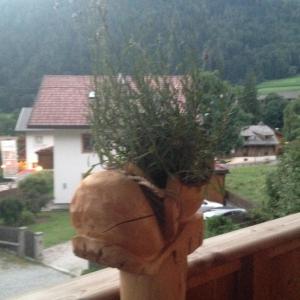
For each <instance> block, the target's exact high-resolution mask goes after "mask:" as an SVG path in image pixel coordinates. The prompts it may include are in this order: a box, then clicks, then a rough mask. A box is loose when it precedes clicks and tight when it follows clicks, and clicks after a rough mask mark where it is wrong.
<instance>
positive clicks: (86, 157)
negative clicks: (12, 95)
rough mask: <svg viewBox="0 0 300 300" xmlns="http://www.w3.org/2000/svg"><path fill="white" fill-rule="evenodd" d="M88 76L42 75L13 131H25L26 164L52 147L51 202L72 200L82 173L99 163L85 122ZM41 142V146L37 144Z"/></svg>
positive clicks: (90, 79) (89, 91) (59, 202)
mask: <svg viewBox="0 0 300 300" xmlns="http://www.w3.org/2000/svg"><path fill="white" fill-rule="evenodd" d="M92 91H93V84H92V77H91V76H73V75H72V76H64V75H47V76H44V78H43V80H42V83H41V85H40V88H39V91H38V94H37V97H36V100H35V103H34V105H33V107H32V108H24V109H22V111H21V113H20V115H19V119H18V122H17V126H16V130H17V131H19V132H20V131H21V132H22V131H23V132H25V134H26V141H27V142H26V148H27V155H26V158H27V160H28V164H31V166H33V165H34V164H35V163H38V155H37V153H40V152H41V150H43V149H46V148H49V147H53V170H54V203H55V204H66V203H69V202H70V201H71V198H72V196H73V193H74V190H75V189H76V187H77V185H78V184H79V182H80V180H81V179H82V176H83V174H84V173H85V172H86V171H88V170H89V169H90V168H91V166H92V165H94V164H96V163H98V162H99V160H98V157H97V155H96V154H95V153H94V152H93V149H92V143H91V135H90V132H89V121H88V102H89V95H90V93H91V92H92ZM38 141H40V147H37V145H36V143H37V142H38Z"/></svg>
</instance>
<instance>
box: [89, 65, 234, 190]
mask: <svg viewBox="0 0 300 300" xmlns="http://www.w3.org/2000/svg"><path fill="white" fill-rule="evenodd" d="M174 80H175V81H176V82H175V83H174ZM176 85H177V87H175V86H176ZM178 86H180V88H178ZM234 103H235V97H234V94H233V90H232V88H231V87H230V85H228V84H227V83H225V82H223V81H222V80H220V79H219V78H218V77H217V76H216V75H215V74H212V73H203V72H201V71H199V70H197V71H192V72H191V73H189V74H188V75H186V76H181V77H177V78H175V79H174V78H173V79H172V78H170V77H168V76H164V77H163V76H151V77H145V76H143V75H142V76H140V75H139V74H137V75H136V76H132V77H125V78H122V79H121V80H119V79H115V78H114V77H112V78H106V79H104V78H102V79H101V80H98V82H97V97H96V99H95V100H94V101H92V103H91V108H92V116H91V120H92V129H93V133H94V139H95V145H96V150H97V152H98V154H99V157H100V160H101V163H103V164H106V165H109V166H117V167H120V166H123V165H124V164H126V163H128V162H132V163H134V164H136V165H137V166H138V167H139V168H141V169H142V170H143V171H144V172H145V174H146V175H147V176H148V178H150V179H152V180H153V182H154V183H156V184H157V185H158V186H164V185H165V184H166V179H167V177H168V176H170V175H171V176H178V177H179V178H180V179H181V180H182V181H183V182H186V183H189V184H195V183H199V182H205V181H206V180H207V179H208V178H209V177H210V175H211V173H212V170H213V160H214V155H215V154H216V152H217V150H218V145H219V143H220V141H221V140H222V139H223V138H224V136H226V135H227V136H229V134H228V133H230V136H229V138H231V139H234V140H236V136H237V131H236V132H235V134H236V135H235V136H234V133H232V132H231V131H230V130H228V128H233V127H234V122H232V117H233V112H234ZM233 119H234V118H233ZM221 150H222V149H220V148H219V151H221Z"/></svg>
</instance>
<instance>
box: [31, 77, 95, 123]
mask: <svg viewBox="0 0 300 300" xmlns="http://www.w3.org/2000/svg"><path fill="white" fill-rule="evenodd" d="M92 86H93V85H92V77H91V76H74V75H72V76H65V75H47V76H44V78H43V80H42V83H41V86H40V89H39V92H38V95H37V98H36V101H35V104H34V107H33V110H32V113H31V117H30V120H29V123H28V127H29V128H65V127H66V128H70V127H71V128H85V127H88V126H89V124H88V119H87V115H88V95H89V92H91V91H92V90H93V88H92Z"/></svg>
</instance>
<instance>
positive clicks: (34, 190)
mask: <svg viewBox="0 0 300 300" xmlns="http://www.w3.org/2000/svg"><path fill="white" fill-rule="evenodd" d="M18 187H19V190H20V192H21V197H22V200H23V201H24V203H25V206H26V208H27V209H28V210H29V211H31V212H32V213H34V214H36V213H38V212H39V211H40V210H41V208H42V207H44V206H45V205H46V204H47V203H48V202H49V200H51V198H52V197H53V173H52V172H49V171H42V172H38V173H36V174H32V175H29V176H28V177H26V178H25V179H23V180H22V181H20V182H19V185H18Z"/></svg>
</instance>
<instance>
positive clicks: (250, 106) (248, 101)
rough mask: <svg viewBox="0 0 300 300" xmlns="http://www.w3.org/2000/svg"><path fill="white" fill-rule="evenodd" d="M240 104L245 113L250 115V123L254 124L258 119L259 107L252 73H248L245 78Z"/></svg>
mask: <svg viewBox="0 0 300 300" xmlns="http://www.w3.org/2000/svg"><path fill="white" fill-rule="evenodd" d="M240 105H241V108H242V109H243V111H244V112H245V113H247V114H250V115H251V116H252V117H251V124H256V123H257V122H259V121H260V119H261V107H260V102H259V101H258V99H257V90H256V78H255V75H254V74H249V75H248V76H247V78H246V82H245V86H244V89H243V92H242V95H241V98H240ZM248 125H249V124H248Z"/></svg>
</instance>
